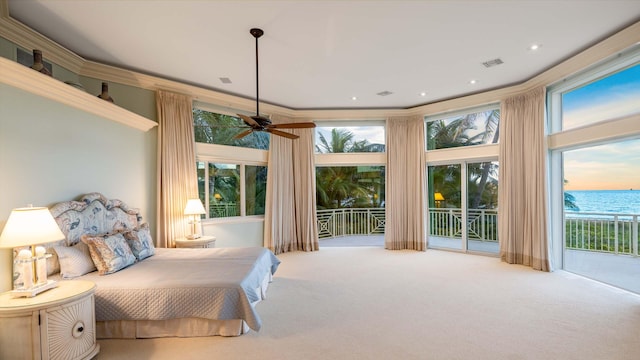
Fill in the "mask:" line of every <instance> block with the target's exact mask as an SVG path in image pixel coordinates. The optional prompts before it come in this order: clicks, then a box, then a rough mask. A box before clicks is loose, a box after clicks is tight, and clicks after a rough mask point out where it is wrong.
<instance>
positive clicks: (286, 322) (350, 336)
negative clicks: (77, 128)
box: [97, 247, 640, 360]
mask: <svg viewBox="0 0 640 360" xmlns="http://www.w3.org/2000/svg"><path fill="white" fill-rule="evenodd" d="M279 258H280V259H281V260H282V264H281V265H280V269H279V270H278V272H277V273H276V277H275V280H274V282H273V283H272V284H271V287H270V288H269V292H268V294H267V297H268V298H267V300H265V301H263V302H261V303H259V304H258V305H257V310H258V313H259V314H260V316H261V318H262V320H263V328H262V330H261V331H260V332H259V333H256V332H251V333H249V334H246V335H243V336H240V337H236V338H222V337H210V338H190V339H180V338H165V339H149V340H100V341H99V343H100V346H101V352H100V354H99V355H98V357H97V359H100V360H106V359H296V360H300V359H510V360H511V359H513V360H515V359H545V360H546V359H563V360H567V359H581V360H584V359H607V360H615V359H634V360H637V359H640V296H637V295H634V294H631V293H627V292H625V291H622V290H618V289H616V288H612V287H609V286H607V285H603V284H600V283H597V282H594V281H591V280H587V279H584V278H581V277H578V276H575V275H572V274H570V273H566V272H563V271H557V272H554V273H543V272H539V271H534V270H531V269H530V268H527V267H523V266H518V265H508V264H504V263H501V262H500V261H499V260H498V259H496V258H492V257H484V256H474V255H465V254H459V253H452V252H445V251H437V250H428V251H427V252H413V251H388V250H384V249H381V248H373V247H358V248H325V249H321V250H320V251H319V252H315V253H290V254H282V255H280V256H279ZM639 281H640V280H639Z"/></svg>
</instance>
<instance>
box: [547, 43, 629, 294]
mask: <svg viewBox="0 0 640 360" xmlns="http://www.w3.org/2000/svg"><path fill="white" fill-rule="evenodd" d="M547 93H548V97H547V100H548V103H547V106H548V108H549V110H548V111H549V116H548V117H549V121H550V123H549V127H550V129H552V131H551V132H552V135H550V136H549V141H548V144H549V148H550V150H551V161H550V165H551V166H550V168H551V179H550V183H551V219H552V221H551V222H552V223H551V231H552V249H553V250H552V256H553V257H552V259H553V261H554V262H555V263H556V264H559V265H561V266H562V268H563V269H565V270H568V271H571V272H575V273H577V274H581V275H584V276H587V277H589V278H592V279H596V280H599V281H602V282H605V283H608V284H612V285H614V286H617V287H621V288H624V289H627V290H630V291H634V292H637V293H640V285H639V284H638V282H637V281H635V276H634V274H638V273H640V261H639V260H638V259H640V258H639V257H638V255H639V252H638V248H639V247H640V239H639V237H638V231H637V228H638V219H640V207H638V206H637V203H638V201H639V200H640V191H638V187H639V185H638V175H637V174H638V171H640V169H639V168H638V163H639V161H640V158H639V157H638V156H637V154H638V151H640V141H638V140H637V138H638V136H639V135H640V126H638V124H639V123H640V105H638V104H640V47H638V46H636V47H635V48H632V49H629V50H627V51H624V52H622V53H621V54H618V56H616V57H615V59H613V60H610V61H607V62H604V63H602V64H598V65H596V66H594V67H592V68H590V69H587V70H585V71H584V72H582V73H580V74H577V75H576V76H574V77H571V78H568V79H564V80H563V81H562V82H560V83H558V84H557V85H554V86H552V87H550V88H549V90H548V91H547ZM605 268H606V271H604V270H603V269H605Z"/></svg>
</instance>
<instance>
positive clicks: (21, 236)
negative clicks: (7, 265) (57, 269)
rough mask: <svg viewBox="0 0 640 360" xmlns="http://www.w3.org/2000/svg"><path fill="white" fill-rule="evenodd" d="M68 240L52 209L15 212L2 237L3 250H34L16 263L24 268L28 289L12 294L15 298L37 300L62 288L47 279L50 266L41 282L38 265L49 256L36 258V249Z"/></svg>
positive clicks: (34, 208) (21, 255) (37, 255)
mask: <svg viewBox="0 0 640 360" xmlns="http://www.w3.org/2000/svg"><path fill="white" fill-rule="evenodd" d="M64 239H65V236H64V234H63V233H62V231H60V228H59V227H58V224H57V223H56V221H55V220H54V219H53V216H52V215H51V212H49V209H48V208H46V207H32V206H30V207H25V208H17V209H13V210H12V211H11V214H10V215H9V219H8V220H7V223H6V225H5V226H4V229H3V230H2V235H0V248H17V247H24V246H31V254H29V253H28V252H26V251H25V250H23V251H21V252H20V253H19V256H18V257H17V258H16V260H15V263H16V264H18V265H20V266H18V268H20V269H21V273H22V276H23V279H24V286H23V287H21V288H18V289H14V290H13V291H12V295H13V296H14V297H22V296H26V297H33V296H36V295H37V294H39V293H41V292H43V291H45V290H49V289H52V288H54V287H56V286H58V285H57V283H56V282H55V281H53V280H47V279H46V262H45V264H44V265H45V271H44V275H41V278H40V279H38V276H37V274H38V271H36V261H38V260H44V258H45V257H46V255H44V254H43V253H42V252H38V254H36V245H38V244H44V243H49V242H53V241H59V240H64ZM49 256H50V255H49ZM40 258H42V259H40ZM40 273H41V274H42V272H40ZM43 277H44V278H43Z"/></svg>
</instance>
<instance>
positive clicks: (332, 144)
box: [316, 121, 385, 154]
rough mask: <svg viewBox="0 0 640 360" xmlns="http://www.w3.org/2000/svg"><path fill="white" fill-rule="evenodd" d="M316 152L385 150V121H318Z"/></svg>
mask: <svg viewBox="0 0 640 360" xmlns="http://www.w3.org/2000/svg"><path fill="white" fill-rule="evenodd" d="M316 125H317V126H316V152H317V153H322V154H327V153H363V152H384V146H385V133H384V122H383V121H366V122H360V123H355V122H344V121H340V122H321V121H320V122H318V121H317V122H316Z"/></svg>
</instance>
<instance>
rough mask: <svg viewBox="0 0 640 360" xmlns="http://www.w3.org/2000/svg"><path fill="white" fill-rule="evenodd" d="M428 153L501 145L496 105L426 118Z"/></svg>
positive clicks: (498, 110)
mask: <svg viewBox="0 0 640 360" xmlns="http://www.w3.org/2000/svg"><path fill="white" fill-rule="evenodd" d="M426 121H427V126H426V128H427V136H426V141H427V150H437V149H446V148H453V147H460V146H473V145H482V144H497V143H498V124H499V122H500V109H499V107H498V106H497V105H492V106H488V107H483V108H476V109H471V110H469V109H467V110H464V111H463V112H455V113H448V114H443V115H440V116H436V117H427V118H426Z"/></svg>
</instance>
